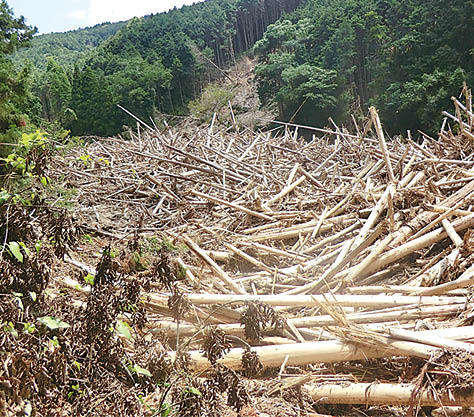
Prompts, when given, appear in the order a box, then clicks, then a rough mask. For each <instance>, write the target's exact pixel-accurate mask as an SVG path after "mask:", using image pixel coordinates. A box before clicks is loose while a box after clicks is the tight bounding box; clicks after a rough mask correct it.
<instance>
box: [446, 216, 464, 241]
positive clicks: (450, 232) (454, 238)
mask: <svg viewBox="0 0 474 417" xmlns="http://www.w3.org/2000/svg"><path fill="white" fill-rule="evenodd" d="M441 224H442V225H443V227H444V230H446V233H447V234H448V236H449V238H450V239H451V240H452V241H453V243H454V244H455V245H456V246H458V247H460V246H462V244H463V240H462V238H461V236H459V235H458V233H457V232H456V230H454V227H453V225H452V224H451V222H450V221H449V220H448V219H443V220H441Z"/></svg>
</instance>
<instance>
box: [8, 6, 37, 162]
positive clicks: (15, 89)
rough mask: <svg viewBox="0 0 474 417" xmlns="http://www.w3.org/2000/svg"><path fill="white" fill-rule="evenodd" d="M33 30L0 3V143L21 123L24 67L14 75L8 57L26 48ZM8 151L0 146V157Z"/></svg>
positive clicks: (12, 138) (12, 137)
mask: <svg viewBox="0 0 474 417" xmlns="http://www.w3.org/2000/svg"><path fill="white" fill-rule="evenodd" d="M35 31H36V29H32V28H31V27H29V26H27V25H26V24H25V20H24V18H23V17H19V18H15V17H14V16H13V12H12V10H11V9H10V8H9V7H8V4H7V3H6V1H5V0H1V1H0V142H14V141H15V140H16V139H17V136H18V134H17V132H16V130H17V128H18V127H21V126H22V125H24V124H25V116H24V115H23V114H22V112H21V109H22V108H24V107H26V101H27V78H28V68H25V69H24V70H22V71H20V72H17V71H16V70H15V68H14V66H13V64H12V62H11V60H10V58H9V55H10V54H12V53H13V52H15V50H17V49H18V48H20V47H23V46H27V45H28V43H29V41H30V39H31V38H32V36H33V34H34V33H35ZM9 150H10V149H8V147H4V146H1V145H0V156H3V155H5V153H8V152H9Z"/></svg>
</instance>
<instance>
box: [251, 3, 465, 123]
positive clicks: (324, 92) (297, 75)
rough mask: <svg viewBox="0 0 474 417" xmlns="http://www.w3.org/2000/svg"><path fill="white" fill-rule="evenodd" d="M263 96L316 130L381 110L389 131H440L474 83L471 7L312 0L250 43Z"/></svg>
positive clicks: (286, 115) (286, 116)
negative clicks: (455, 101)
mask: <svg viewBox="0 0 474 417" xmlns="http://www.w3.org/2000/svg"><path fill="white" fill-rule="evenodd" d="M256 51H257V52H258V53H259V54H260V65H258V66H257V68H256V75H257V80H258V85H259V94H260V98H261V99H262V101H263V102H265V103H270V102H274V103H276V104H277V105H278V108H279V112H280V117H281V118H282V119H284V120H294V121H296V122H300V123H306V124H315V125H321V124H324V123H326V122H327V118H328V116H333V117H337V116H339V119H340V120H341V119H342V120H347V119H348V116H349V113H351V112H357V110H359V109H360V110H361V111H362V112H366V110H367V107H368V105H369V104H376V105H378V106H379V107H380V109H381V112H382V115H383V117H384V120H385V125H386V127H387V128H388V129H389V130H391V131H392V132H396V131H397V130H398V129H401V127H402V126H403V128H404V129H406V128H409V129H412V130H414V131H415V130H416V129H425V130H428V131H433V130H437V129H438V128H439V122H440V119H441V114H440V109H443V108H448V107H449V105H450V103H449V99H450V97H451V96H453V95H457V94H458V93H459V91H460V89H461V87H462V83H463V81H468V82H469V83H471V84H472V82H473V80H474V2H473V1H463V0H453V1H450V2H445V1H442V0H432V1H419V0H408V1H394V0H332V1H328V0H308V1H307V2H306V5H305V7H302V8H299V9H298V10H296V11H295V12H294V13H292V14H290V15H286V16H285V17H284V18H283V19H282V20H280V21H278V22H277V23H275V24H274V25H271V26H270V27H269V29H268V31H267V32H266V33H265V36H264V38H263V39H262V40H261V41H259V42H258V43H257V45H256Z"/></svg>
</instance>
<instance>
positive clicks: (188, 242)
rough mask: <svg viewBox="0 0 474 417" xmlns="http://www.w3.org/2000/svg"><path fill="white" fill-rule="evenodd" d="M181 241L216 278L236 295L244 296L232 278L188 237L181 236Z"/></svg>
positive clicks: (243, 292)
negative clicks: (201, 260)
mask: <svg viewBox="0 0 474 417" xmlns="http://www.w3.org/2000/svg"><path fill="white" fill-rule="evenodd" d="M182 239H183V240H184V242H185V243H186V245H188V246H189V248H190V249H191V250H192V251H194V252H195V253H196V254H198V255H199V256H200V257H201V258H202V259H203V260H204V261H205V262H206V263H207V264H208V265H209V266H210V267H211V268H212V269H213V270H214V272H215V273H216V274H217V276H218V277H219V278H220V279H221V280H222V281H223V282H224V283H225V284H226V285H228V286H229V287H230V288H232V290H233V291H235V292H236V293H237V294H246V291H245V290H244V289H243V288H241V287H239V286H238V285H237V284H236V283H235V282H234V281H233V280H232V278H231V277H230V276H229V275H228V274H227V273H226V272H225V271H224V270H223V269H222V268H221V267H220V266H219V265H217V264H216V262H215V261H214V260H213V259H211V257H210V256H209V255H208V254H207V253H206V252H205V251H204V250H202V249H201V248H200V247H199V246H198V245H197V244H196V243H195V242H194V241H193V240H192V239H191V238H190V237H189V236H187V235H183V236H182Z"/></svg>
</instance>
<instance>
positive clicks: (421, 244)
mask: <svg viewBox="0 0 474 417" xmlns="http://www.w3.org/2000/svg"><path fill="white" fill-rule="evenodd" d="M472 226H474V215H471V216H466V217H464V218H461V219H458V220H457V221H456V222H454V223H453V227H454V229H455V230H456V231H457V232H459V231H462V230H465V229H467V228H469V227H472ZM447 236H448V234H447V233H446V231H445V230H444V228H440V229H437V230H434V231H433V232H430V233H427V234H426V235H424V236H420V237H419V238H417V239H414V240H411V241H409V242H407V243H405V244H404V245H401V246H399V247H397V248H395V249H392V250H390V251H388V252H387V253H386V254H385V255H383V256H381V257H380V258H378V259H376V260H374V262H373V263H372V264H370V265H369V266H368V267H367V269H366V271H365V273H372V272H376V271H378V270H379V269H381V268H383V267H384V266H386V265H389V264H391V263H393V262H395V261H397V260H399V259H401V258H403V257H405V256H407V255H409V254H411V253H413V252H415V251H417V250H420V249H422V248H426V247H427V246H429V245H432V244H433V243H437V242H439V241H441V240H443V239H445V238H446V237H447ZM393 243H394V242H392V244H393Z"/></svg>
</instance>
